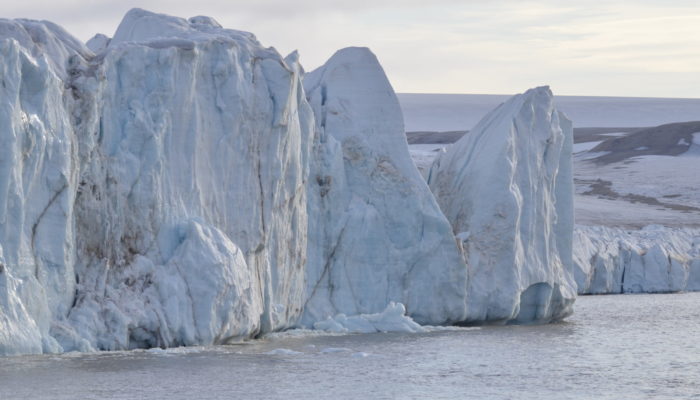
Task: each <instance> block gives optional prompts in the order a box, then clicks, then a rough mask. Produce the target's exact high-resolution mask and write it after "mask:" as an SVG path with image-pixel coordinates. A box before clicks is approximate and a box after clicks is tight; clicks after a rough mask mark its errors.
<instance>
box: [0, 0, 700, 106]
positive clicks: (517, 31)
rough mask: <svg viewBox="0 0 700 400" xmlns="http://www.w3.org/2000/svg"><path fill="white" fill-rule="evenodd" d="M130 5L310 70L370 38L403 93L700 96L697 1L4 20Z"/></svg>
mask: <svg viewBox="0 0 700 400" xmlns="http://www.w3.org/2000/svg"><path fill="white" fill-rule="evenodd" d="M133 7H140V8H144V9H147V10H150V11H154V12H161V13H167V14H170V15H176V16H180V17H185V18H188V17H191V16H195V15H208V16H212V17H214V18H215V19H216V20H217V21H219V23H221V24H222V25H223V26H224V27H226V28H232V29H239V30H245V31H250V32H253V33H254V34H255V35H256V36H257V38H258V39H259V40H260V42H261V43H262V44H263V45H265V46H272V47H275V48H276V49H277V50H278V51H279V52H280V53H282V54H283V55H285V54H287V53H289V52H291V51H293V50H295V49H297V50H299V52H300V54H301V62H302V64H303V65H304V67H305V68H306V70H312V69H314V68H316V67H318V66H319V65H321V64H323V62H324V61H325V60H326V59H328V58H329V57H330V56H331V55H332V54H333V53H334V52H335V51H336V50H337V49H340V48H343V47H347V46H366V47H369V48H370V49H372V51H373V52H374V53H375V54H376V55H377V57H378V58H379V60H380V62H381V63H382V65H383V66H384V69H385V70H386V73H387V75H388V76H389V79H390V80H391V82H392V84H393V86H394V89H395V90H396V91H397V92H404V93H478V94H512V93H518V92H522V91H524V90H526V89H528V88H530V87H535V86H541V85H545V84H546V85H550V86H551V87H552V90H553V91H554V92H555V94H559V95H586V96H632V97H685V98H700V1H698V0H665V1H664V0H622V1H620V0H606V1H601V0H578V1H569V0H558V1H556V0H538V1H529V0H480V1H474V0H430V1H425V0H422V1H415V0H353V1H349V0H344V1H334V0H325V1H323V0H297V1H292V0H287V1H284V0H257V1H242V0H197V1H188V2H180V3H178V2H174V1H172V0H141V1H132V0H92V1H90V0H82V1H79V0H50V1H49V0H22V1H11V2H10V1H3V4H2V5H1V6H0V17H4V18H31V19H47V20H50V21H53V22H56V23H58V24H59V25H61V26H63V27H64V28H66V29H67V30H68V31H69V32H71V33H72V34H74V35H75V36H77V37H78V38H79V39H82V40H84V41H86V40H88V39H89V38H90V37H92V36H93V35H94V34H95V33H97V32H100V33H104V34H106V35H108V36H111V35H112V34H113V33H114V31H115V29H116V27H117V25H118V24H119V21H120V20H121V18H122V16H123V15H124V14H125V13H126V12H127V11H128V10H129V9H130V8H133Z"/></svg>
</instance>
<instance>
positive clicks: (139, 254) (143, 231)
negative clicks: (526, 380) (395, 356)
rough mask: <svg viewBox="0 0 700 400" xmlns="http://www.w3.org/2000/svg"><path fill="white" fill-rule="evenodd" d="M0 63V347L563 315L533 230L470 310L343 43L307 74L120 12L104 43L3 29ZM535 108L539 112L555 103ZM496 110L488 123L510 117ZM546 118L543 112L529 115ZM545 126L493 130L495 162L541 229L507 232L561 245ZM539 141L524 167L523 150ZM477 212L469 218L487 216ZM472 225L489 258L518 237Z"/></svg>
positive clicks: (172, 342)
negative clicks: (511, 151) (513, 147)
mask: <svg viewBox="0 0 700 400" xmlns="http://www.w3.org/2000/svg"><path fill="white" fill-rule="evenodd" d="M0 53H1V55H2V59H3V63H2V64H1V65H0V81H1V83H2V85H1V87H0V95H1V97H0V137H1V138H2V140H3V143H4V146H3V148H2V150H1V151H0V154H1V155H2V156H1V157H0V160H1V161H0V184H1V185H2V190H0V227H2V230H0V354H18V353H39V352H58V351H69V350H80V351H88V350H95V349H110V350H112V349H130V348H136V347H154V346H159V347H169V346H180V345H208V344H219V343H227V342H231V341H235V340H240V339H245V338H250V337H254V336H256V335H259V334H263V333H267V332H273V331H279V330H284V329H286V328H290V327H313V326H316V327H317V328H319V329H330V330H347V331H369V330H375V331H384V330H404V331H420V330H421V329H420V326H419V325H417V324H416V323H417V322H418V323H430V324H437V325H444V324H454V323H462V322H483V321H486V320H488V321H501V322H507V321H511V320H516V321H518V322H531V321H546V320H551V319H555V318H561V317H564V316H566V315H568V313H569V312H570V306H571V302H572V301H573V298H572V297H571V296H569V293H568V292H567V290H568V288H569V284H568V283H567V279H568V278H566V276H567V275H566V274H567V273H569V272H565V271H568V267H565V266H564V265H569V264H570V263H571V253H570V249H568V250H567V249H566V247H567V246H566V244H565V243H563V242H562V243H560V242H557V243H554V242H553V241H552V238H553V235H551V234H547V235H545V236H544V237H539V236H537V235H536V233H535V232H534V231H532V230H530V231H526V230H522V231H518V232H517V235H516V236H517V238H519V239H518V240H520V242H519V244H520V245H521V246H525V247H527V248H521V247H519V248H518V249H517V251H518V252H523V255H522V259H521V258H520V255H518V260H520V261H525V260H531V259H532V260H534V259H541V260H545V261H543V262H542V263H539V264H536V265H532V266H531V267H528V268H527V269H526V270H524V269H522V265H521V264H517V265H516V268H515V270H514V269H513V268H512V267H511V268H510V269H509V268H505V260H503V259H499V260H498V261H497V263H498V265H499V268H500V269H499V270H498V271H491V272H487V275H489V276H491V277H492V278H494V279H497V280H499V281H500V280H504V281H507V282H509V283H508V285H506V286H507V291H508V294H507V296H505V297H493V298H482V297H481V296H490V294H489V293H487V292H488V291H483V290H480V289H483V287H488V286H489V285H490V284H485V283H484V281H482V280H479V279H477V278H474V277H469V276H468V274H473V275H475V276H481V275H480V274H481V273H478V272H475V271H477V270H476V269H475V266H477V265H480V264H479V262H480V261H478V260H476V259H475V258H474V253H473V249H472V248H471V247H470V246H469V245H466V246H465V243H467V242H469V241H468V240H467V238H466V237H465V236H464V233H463V232H464V230H459V231H457V232H459V233H460V235H459V238H460V239H459V240H457V239H456V238H455V235H454V233H453V228H454V227H455V226H457V225H454V224H452V225H451V223H450V221H449V220H448V218H446V217H445V215H444V214H443V212H442V211H441V209H440V208H439V206H438V202H437V201H436V199H435V198H434V197H433V194H432V193H431V191H430V188H429V187H428V185H427V183H426V182H425V181H424V179H423V178H422V177H421V175H420V173H419V172H418V170H417V169H416V167H415V165H414V164H413V162H412V160H411V158H410V155H409V152H408V147H407V143H406V139H405V136H404V129H403V117H402V114H401V109H400V106H399V103H398V100H397V98H396V95H395V94H394V92H393V89H392V88H391V85H390V84H389V81H388V79H387V78H386V76H385V75H384V71H383V70H382V68H381V66H380V65H379V62H378V61H377V59H376V57H375V56H374V55H373V54H372V53H371V52H370V51H369V50H367V49H363V48H349V49H344V50H341V51H339V52H338V53H337V54H336V55H334V56H333V57H332V58H331V59H330V60H329V61H328V63H327V64H326V65H324V66H323V67H321V68H319V69H318V70H316V71H314V72H312V73H310V74H308V75H307V76H306V77H304V72H303V69H302V67H301V66H300V64H299V62H298V56H297V54H296V53H293V54H291V55H289V56H287V57H286V58H284V57H282V56H280V55H279V54H278V53H277V52H276V51H275V50H274V49H272V48H265V47H263V46H262V45H261V44H260V43H259V42H258V41H257V40H256V39H255V37H254V36H253V35H252V34H250V33H246V32H240V31H234V30H229V29H224V28H222V27H221V26H220V25H219V24H218V23H217V22H216V21H214V20H213V19H211V18H208V17H194V18H191V19H189V20H184V19H181V18H175V17H170V16H166V15H160V14H154V13H150V12H147V11H144V10H140V9H134V10H132V11H130V12H129V13H127V15H126V16H125V17H124V19H123V21H122V23H121V24H120V26H119V28H118V29H117V31H116V33H115V34H114V37H112V38H109V37H107V36H104V35H97V36H96V37H95V38H93V39H92V40H90V41H89V43H88V44H87V45H83V44H82V43H80V42H79V41H77V40H75V39H74V38H72V37H71V36H70V35H69V34H68V33H66V32H65V31H63V30H62V29H60V28H59V27H57V26H55V25H53V24H51V23H48V22H36V21H25V20H18V21H8V20H0ZM532 93H540V94H541V90H538V91H535V92H532ZM547 93H549V92H548V91H547ZM528 96H530V95H528ZM528 96H525V97H527V98H529V97H528ZM522 98H523V96H520V97H516V100H515V101H516V102H517V101H520V100H517V99H522ZM532 105H533V107H535V108H536V109H537V110H538V112H539V111H542V110H545V111H546V109H547V108H548V107H551V94H548V95H544V96H535V97H534V98H533V99H532ZM500 117H502V118H505V119H504V120H499V121H496V122H495V124H496V125H497V126H507V125H508V124H509V123H510V121H511V120H512V119H513V116H512V115H510V114H508V113H506V115H503V116H499V115H498V114H497V113H496V114H493V115H492V116H491V119H494V118H496V119H498V118H500ZM521 117H522V118H526V119H527V118H530V116H527V115H524V114H523V115H522V116H521ZM543 117H545V119H546V118H558V114H556V113H554V114H552V115H550V116H549V117H546V116H543V115H540V114H538V115H537V116H535V118H534V119H533V120H531V121H530V122H533V123H538V124H539V123H544V122H546V121H544V120H542V118H543ZM523 121H524V120H523ZM523 121H521V122H523ZM524 122H527V121H524ZM551 122H552V125H551V126H550V127H549V128H547V129H549V130H547V129H545V130H542V129H541V128H543V127H542V126H539V125H538V126H537V129H536V130H535V131H533V132H530V131H527V130H525V131H522V132H521V135H516V136H515V137H509V136H503V135H501V134H500V133H499V135H497V136H495V137H494V138H491V139H490V143H491V146H492V148H491V150H493V151H494V152H496V153H498V154H500V152H501V151H502V150H503V149H504V148H507V147H508V146H509V143H511V142H512V139H517V140H515V143H516V144H518V143H519V144H518V145H519V146H520V145H522V146H524V147H523V148H522V149H521V150H523V152H522V154H521V153H520V152H519V153H518V157H524V158H523V159H522V165H523V166H528V167H532V168H534V169H533V170H532V174H530V175H523V176H521V177H520V180H519V183H518V184H520V185H521V186H522V187H521V190H525V188H526V187H540V186H547V187H548V189H547V190H543V191H542V192H537V193H531V194H530V195H527V194H526V196H525V198H526V200H527V201H532V202H533V203H535V204H536V205H535V206H526V207H522V204H520V205H519V204H501V205H502V206H508V207H511V209H508V210H505V211H507V212H508V213H511V212H512V213H519V212H523V211H524V212H525V213H527V212H530V211H532V210H535V208H537V207H540V208H542V210H543V211H544V212H545V215H546V218H545V219H544V220H542V221H534V220H532V219H529V220H527V218H533V217H535V215H534V214H532V215H531V214H528V216H526V217H524V218H520V219H519V220H518V221H519V222H518V223H522V224H525V225H527V224H530V225H527V226H529V227H530V228H532V229H544V230H545V231H547V232H550V231H551V232H557V233H558V234H561V235H560V236H561V238H562V239H561V240H562V241H564V242H565V241H567V240H568V241H569V242H570V238H571V228H572V226H571V224H570V221H569V219H568V218H567V217H566V216H565V212H564V211H565V209H566V207H567V206H566V204H567V202H569V203H570V200H571V196H570V193H568V191H567V183H566V182H564V181H565V180H566V179H568V180H569V181H570V180H571V177H570V170H566V168H565V164H566V162H567V157H563V156H562V158H561V159H560V158H559V154H560V152H561V148H562V146H570V143H569V142H570V140H568V139H567V136H566V134H562V131H561V129H560V128H559V125H557V124H558V123H559V122H558V120H552V121H551ZM545 125H546V124H545ZM550 128H551V129H550ZM555 128H556V129H555ZM499 132H500V131H499ZM564 133H566V131H565V132H564ZM540 134H545V136H547V135H549V136H551V138H550V139H552V140H553V141H554V142H553V144H552V145H551V146H547V145H544V142H542V140H540V139H543V140H544V139H546V138H539V136H538V135H540ZM522 135H535V137H538V139H537V144H535V145H532V146H530V145H527V144H526V142H527V140H526V138H527V136H522ZM540 142H542V143H540ZM567 143H569V144H567ZM522 146H521V147H522ZM538 146H540V147H541V146H544V147H541V148H540V147H538ZM545 148H548V149H550V150H551V151H550V152H548V154H549V156H548V157H547V158H546V159H547V162H546V163H545V164H542V165H540V164H538V163H539V161H537V157H535V153H532V154H531V153H529V151H531V150H533V151H535V150H536V151H539V150H544V149H545ZM548 151H549V150H548ZM496 153H494V154H496ZM537 154H539V153H537ZM562 154H569V153H567V152H563V153H562ZM528 157H532V159H530V160H528V159H527V158H528ZM516 170H517V168H516V169H514V170H510V169H504V168H501V169H499V170H494V171H491V172H490V173H489V174H488V179H495V180H496V181H503V180H504V179H507V176H508V174H511V173H513V172H514V171H516ZM477 172H478V171H477ZM527 179H532V180H533V181H532V182H527ZM552 180H556V184H555V183H553V181H552ZM548 185H549V186H548ZM570 186H571V182H568V187H569V188H570ZM455 190H461V189H460V187H459V186H458V185H457V186H455ZM502 190H503V188H502V187H500V186H498V188H497V189H494V190H493V191H492V192H489V194H488V195H489V196H492V197H493V196H496V197H498V196H499V195H500V194H501V193H502ZM442 194H444V193H442ZM462 194H464V193H463V192H460V195H462ZM472 195H473V194H472ZM528 196H529V197H528ZM555 198H556V199H557V202H556V205H555V202H554V199H555ZM465 199H466V200H468V201H471V200H470V199H469V198H468V197H467V198H465ZM465 204H466V203H465ZM473 205H474V206H476V207H483V209H481V208H473V207H472V208H470V209H469V210H470V212H472V213H473V214H474V215H482V214H483V215H484V219H483V220H482V221H481V223H486V219H488V218H492V219H493V218H496V219H498V218H500V217H498V215H495V216H494V215H493V213H492V211H493V209H492V207H491V204H487V203H478V204H477V203H474V204H473ZM555 206H556V210H555V209H554V208H552V207H555ZM502 211H503V210H502ZM555 215H558V218H559V219H555V218H554V216H555ZM499 223H500V222H499ZM497 224H498V223H497ZM501 227H502V228H504V229H505V231H507V232H510V233H513V232H514V231H513V228H514V225H512V224H505V225H503V224H501ZM482 233H483V234H484V238H483V239H481V240H482V242H483V243H488V245H489V246H491V248H492V249H499V248H504V247H507V246H508V245H509V244H510V243H511V240H512V239H513V235H504V236H498V235H496V236H494V235H493V234H489V232H487V230H484V231H483V232H480V231H479V229H473V230H472V232H471V236H470V238H471V239H470V240H472V241H475V240H476V239H477V237H478V236H479V235H481V234H482ZM530 241H532V243H534V244H535V245H534V246H533V245H531V244H530ZM548 246H549V247H548ZM463 249H467V251H469V252H470V253H469V254H466V255H465V254H463V251H462V250H463ZM513 254H514V253H513ZM513 254H511V255H513ZM465 260H466V262H469V263H472V267H467V265H466V263H465ZM484 260H486V259H482V260H481V262H483V261H484ZM494 260H495V258H494ZM539 269H542V270H541V271H539ZM557 274H558V275H557ZM555 275H556V276H555ZM514 277H517V283H513V282H512V279H513V278H514ZM484 285H485V286H484ZM491 287H493V285H492V286H491ZM470 291H471V293H470ZM521 294H522V296H521ZM494 310H496V311H494ZM501 310H506V311H504V312H501ZM414 320H415V321H414ZM324 324H325V325H324ZM329 324H330V325H333V326H330V325H329Z"/></svg>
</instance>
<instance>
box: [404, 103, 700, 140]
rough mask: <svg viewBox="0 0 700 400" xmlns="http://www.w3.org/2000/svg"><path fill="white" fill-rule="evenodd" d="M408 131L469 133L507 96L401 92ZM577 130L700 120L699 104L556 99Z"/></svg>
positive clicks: (558, 105) (560, 108)
mask: <svg viewBox="0 0 700 400" xmlns="http://www.w3.org/2000/svg"><path fill="white" fill-rule="evenodd" d="M398 97H399V101H400V102H401V108H402V109H403V113H404V118H405V123H406V131H408V132H413V131H443V132H444V131H459V130H469V129H471V128H472V127H473V126H474V125H476V123H477V122H479V120H480V119H481V118H482V117H483V116H484V115H486V114H487V113H488V112H489V111H491V110H492V109H493V108H495V107H496V106H498V105H499V104H501V103H503V102H504V101H506V100H508V98H509V97H510V96H506V95H480V94H416V93H398ZM554 102H555V103H556V104H557V107H558V108H559V110H560V111H562V112H564V113H565V114H566V115H567V116H568V117H569V118H570V119H571V120H572V121H573V124H574V126H576V127H609V126H615V127H646V126H656V125H661V124H667V123H671V122H680V121H700V99H665V98H635V97H589V96H556V97H555V99H554Z"/></svg>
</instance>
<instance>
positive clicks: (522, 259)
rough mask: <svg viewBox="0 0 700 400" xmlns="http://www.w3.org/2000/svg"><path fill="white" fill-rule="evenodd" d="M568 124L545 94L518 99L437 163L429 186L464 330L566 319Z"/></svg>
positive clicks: (570, 298)
mask: <svg viewBox="0 0 700 400" xmlns="http://www.w3.org/2000/svg"><path fill="white" fill-rule="evenodd" d="M572 141H573V128H572V124H571V122H570V121H569V120H568V119H567V118H566V117H565V116H564V115H563V114H562V113H560V112H559V111H557V110H556V108H555V107H554V104H553V96H552V92H551V91H550V89H549V88H548V87H539V88H536V89H531V90H528V91H527V92H525V93H523V94H520V95H516V96H514V97H512V98H511V99H509V100H508V101H506V102H505V103H503V104H501V105H500V106H499V107H497V108H496V109H495V110H493V111H492V112H491V113H489V114H488V115H487V116H486V117H484V118H483V119H482V120H481V121H480V122H479V123H478V124H477V125H476V126H475V127H474V129H472V130H471V131H470V132H469V134H468V135H465V136H464V137H462V138H461V139H460V140H459V141H457V142H456V143H455V144H453V145H452V146H451V147H450V148H449V149H448V150H447V151H446V152H444V153H442V154H440V155H438V156H437V158H436V159H435V161H434V162H433V165H432V166H431V168H430V171H429V172H428V178H427V180H428V183H429V185H430V188H431V189H432V191H433V193H434V194H435V197H436V198H437V200H438V203H439V204H440V207H441V209H442V211H443V212H444V213H445V215H446V216H447V218H448V220H449V221H450V223H451V224H452V229H453V231H454V233H455V235H456V236H457V238H458V239H459V242H460V244H461V247H462V249H463V254H464V258H465V261H466V264H467V266H468V270H469V279H468V289H467V295H468V299H467V306H468V316H467V319H468V320H473V321H518V322H532V321H542V322H544V321H551V320H556V319H561V318H564V317H565V316H567V315H569V314H570V313H571V312H572V306H573V303H574V300H575V297H576V283H575V281H574V278H573V265H572V248H571V246H572V231H573V224H574V220H573V177H572V151H571V146H572Z"/></svg>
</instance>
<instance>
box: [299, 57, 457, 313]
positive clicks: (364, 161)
mask: <svg viewBox="0 0 700 400" xmlns="http://www.w3.org/2000/svg"><path fill="white" fill-rule="evenodd" d="M304 87H305V89H306V93H307V96H308V98H309V102H310V104H311V106H312V107H313V110H314V114H315V116H316V139H315V141H314V147H315V150H314V159H313V163H312V167H311V168H312V170H311V177H310V183H311V186H312V187H311V189H310V190H309V211H308V212H309V249H308V264H307V282H308V286H307V291H308V293H309V294H310V298H309V300H308V302H307V304H306V307H305V311H304V319H303V320H302V322H303V323H304V324H308V325H311V324H312V323H313V322H314V321H318V320H319V319H323V318H326V317H330V316H333V315H335V314H337V313H343V314H348V315H353V314H370V313H377V312H380V311H382V310H384V308H385V307H386V306H387V303H388V302H390V301H395V302H400V303H403V304H404V305H405V306H406V310H407V313H408V315H410V316H411V317H413V318H414V319H415V320H416V321H419V322H421V323H433V324H438V323H449V322H458V321H462V320H464V318H465V316H466V304H465V299H466V267H465V265H464V263H463V261H462V259H461V257H460V254H459V251H458V249H457V246H456V244H455V240H454V236H453V235H452V232H451V228H450V225H449V223H448V222H447V220H446V219H445V217H444V216H443V215H442V212H441V211H440V209H439V207H438V205H437V203H436V202H435V199H434V198H433V196H432V195H431V193H430V189H429V188H428V186H427V185H426V184H425V181H424V180H423V178H422V177H421V176H420V174H419V173H418V170H417V169H416V168H415V166H414V165H413V161H412V160H411V157H410V155H409V153H408V145H407V143H406V136H405V134H404V129H403V116H402V114H401V108H400V106H399V102H398V99H397V98H396V95H395V94H394V91H393V89H392V88H391V85H390V84H389V81H388V79H387V78H386V76H385V74H384V71H383V69H382V67H381V66H380V65H379V62H378V61H377V58H376V57H375V56H374V55H373V54H372V53H371V52H370V51H369V50H368V49H366V48H348V49H343V50H340V51H338V52H337V53H336V54H334V55H333V57H331V58H330V60H328V62H327V63H326V64H325V65H323V66H322V67H320V68H319V69H317V70H315V71H313V72H311V73H309V74H308V75H307V76H306V77H305V78H304Z"/></svg>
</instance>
